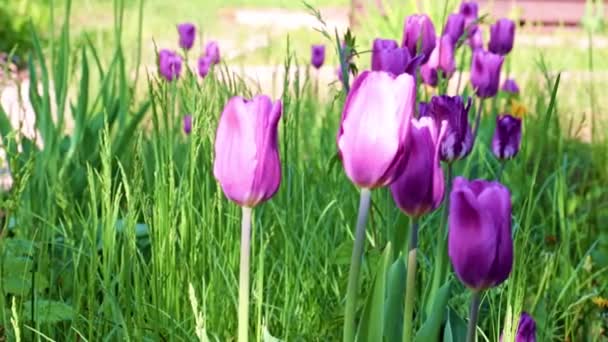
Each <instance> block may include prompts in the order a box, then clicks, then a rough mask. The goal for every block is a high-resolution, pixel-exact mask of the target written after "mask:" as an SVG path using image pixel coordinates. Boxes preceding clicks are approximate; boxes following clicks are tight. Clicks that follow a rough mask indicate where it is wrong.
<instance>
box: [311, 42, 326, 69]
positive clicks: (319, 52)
mask: <svg viewBox="0 0 608 342" xmlns="http://www.w3.org/2000/svg"><path fill="white" fill-rule="evenodd" d="M323 63H325V45H313V46H312V48H311V56H310V64H312V66H314V67H315V68H316V69H319V68H320V67H321V66H323Z"/></svg>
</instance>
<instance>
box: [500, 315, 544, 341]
mask: <svg viewBox="0 0 608 342" xmlns="http://www.w3.org/2000/svg"><path fill="white" fill-rule="evenodd" d="M502 337H503V335H502V334H501V335H500V340H499V341H500V342H503V339H502ZM515 342H536V322H534V318H532V316H530V315H529V314H528V313H527V312H522V313H521V315H520V316H519V323H518V324H517V332H516V334H515Z"/></svg>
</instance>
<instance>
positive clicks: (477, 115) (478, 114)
mask: <svg viewBox="0 0 608 342" xmlns="http://www.w3.org/2000/svg"><path fill="white" fill-rule="evenodd" d="M483 100H484V99H483V98H480V99H479V108H477V114H476V115H475V128H474V129H473V142H474V141H475V139H477V133H478V132H479V124H480V123H481V111H482V110H483Z"/></svg>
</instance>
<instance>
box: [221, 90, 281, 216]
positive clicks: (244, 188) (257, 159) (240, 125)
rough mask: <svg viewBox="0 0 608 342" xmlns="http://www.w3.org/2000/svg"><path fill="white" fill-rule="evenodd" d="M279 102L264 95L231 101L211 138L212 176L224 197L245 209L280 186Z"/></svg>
mask: <svg viewBox="0 0 608 342" xmlns="http://www.w3.org/2000/svg"><path fill="white" fill-rule="evenodd" d="M281 113H282V105H281V101H276V102H275V103H272V100H271V99H270V98H269V97H268V96H265V95H258V96H256V97H254V98H253V99H251V100H247V99H244V98H242V97H239V96H235V97H233V98H231V99H230V100H229V101H228V103H227V104H226V106H225V107H224V111H223V112H222V116H221V117H220V121H219V124H218V127H217V134H216V137H215V160H214V162H213V174H214V176H215V178H216V179H217V180H218V182H219V183H220V185H221V187H222V189H223V190H224V193H225V194H226V197H228V198H229V199H230V200H232V201H234V202H236V203H237V204H239V205H241V206H245V207H254V206H256V205H257V204H259V203H260V202H263V201H266V200H268V199H270V198H271V197H272V196H273V195H274V194H275V193H276V192H277V190H278V189H279V184H280V183H281V163H280V160H279V152H278V148H277V125H278V123H279V119H280V118H281Z"/></svg>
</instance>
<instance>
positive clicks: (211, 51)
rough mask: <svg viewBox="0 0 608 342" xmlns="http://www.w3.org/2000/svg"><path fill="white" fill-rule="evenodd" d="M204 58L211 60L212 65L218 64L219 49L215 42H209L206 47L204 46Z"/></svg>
mask: <svg viewBox="0 0 608 342" xmlns="http://www.w3.org/2000/svg"><path fill="white" fill-rule="evenodd" d="M205 56H207V57H209V58H210V59H211V63H212V64H219V63H220V47H219V45H218V44H217V42H213V41H211V42H209V43H207V46H205Z"/></svg>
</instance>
